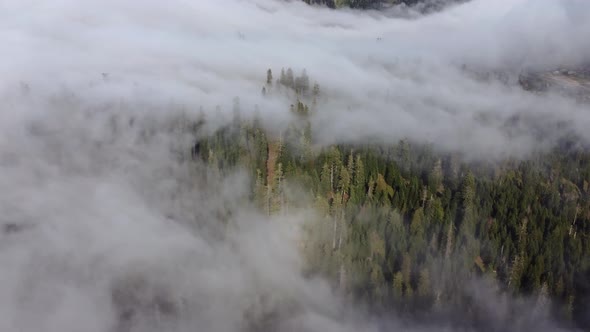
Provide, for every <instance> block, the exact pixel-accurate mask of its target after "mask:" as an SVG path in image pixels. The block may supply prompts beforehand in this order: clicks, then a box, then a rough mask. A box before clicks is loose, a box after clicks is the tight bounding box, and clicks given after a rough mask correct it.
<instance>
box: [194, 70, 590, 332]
mask: <svg viewBox="0 0 590 332" xmlns="http://www.w3.org/2000/svg"><path fill="white" fill-rule="evenodd" d="M266 74H267V80H266V83H264V86H263V88H262V92H261V93H262V94H263V95H264V96H266V97H268V96H270V95H272V94H285V93H288V94H290V95H291V96H293V104H291V105H290V106H287V105H286V107H285V112H290V113H291V114H292V115H293V120H292V123H291V124H290V126H289V129H288V130H286V131H284V132H281V133H269V132H267V131H266V130H265V129H264V128H263V126H262V125H261V124H260V118H254V119H253V120H242V119H241V116H240V114H241V112H243V110H241V109H240V107H241V106H240V102H239V98H236V99H234V106H233V108H234V109H233V112H234V121H233V123H232V125H229V126H226V127H224V128H222V129H221V130H219V131H217V132H216V133H214V134H213V135H210V136H209V135H205V136H201V137H202V138H200V139H199V140H198V141H197V142H196V144H195V145H194V147H193V149H192V155H193V158H196V159H200V160H203V161H205V162H206V163H207V164H208V165H209V167H211V168H212V169H215V170H217V171H218V172H221V173H224V172H225V173H229V172H231V171H232V170H235V169H236V168H243V169H246V170H248V172H249V173H250V174H251V175H252V179H254V180H253V181H252V183H251V200H252V202H254V203H255V204H256V206H257V207H258V208H259V209H260V211H262V212H263V213H266V214H268V215H275V214H279V215H280V214H282V213H286V211H289V210H294V209H297V208H310V207H311V208H313V209H314V211H315V212H316V214H315V215H316V216H317V218H314V219H313V220H309V222H308V223H307V224H306V233H305V234H306V236H305V237H304V238H303V239H302V240H301V250H302V252H303V253H304V255H305V259H306V273H307V274H308V275H321V276H323V277H326V278H328V279H329V280H331V283H332V285H333V287H334V288H335V289H337V290H338V291H339V292H342V293H343V294H346V295H347V296H349V297H350V298H352V299H354V300H355V301H361V302H362V303H367V304H368V305H370V306H371V307H372V308H373V310H375V311H377V312H379V311H384V312H387V311H388V310H396V311H398V312H401V313H405V314H408V315H411V316H420V315H422V314H424V315H430V316H431V315H435V314H436V313H437V312H439V313H446V314H447V316H448V315H449V314H450V313H452V312H456V311H460V312H463V313H464V312H467V313H468V315H470V316H471V318H472V320H471V321H477V317H478V312H477V305H476V303H475V302H478V301H481V300H483V301H484V302H485V299H479V300H476V299H473V298H472V296H470V295H469V294H467V293H465V292H464V288H465V285H466V283H467V282H468V281H470V280H475V279H477V280H488V281H489V280H492V281H493V284H494V285H496V286H495V287H497V289H496V291H497V292H499V293H504V294H510V295H512V296H515V297H527V298H532V299H534V301H533V302H534V306H535V308H536V309H535V310H537V309H538V310H546V311H547V312H551V314H552V315H553V316H554V317H556V318H557V319H558V320H559V321H560V322H562V323H563V324H565V325H568V326H569V325H572V324H574V325H580V326H588V325H587V324H588V318H587V317H586V316H585V310H586V307H585V306H586V304H587V303H588V300H589V297H588V296H589V290H590V289H589V285H588V280H590V200H589V196H588V193H589V190H590V183H589V182H588V181H589V179H590V154H589V153H588V152H587V150H585V149H584V148H582V147H579V146H578V145H576V144H574V143H573V142H574V140H573V138H570V139H569V140H568V139H563V141H562V142H560V144H559V146H558V147H555V148H554V149H552V150H550V151H546V152H544V153H539V154H537V155H536V156H535V157H533V158H527V159H526V160H519V159H514V158H513V159H508V160H502V161H496V162H473V161H466V160H464V159H463V158H462V157H461V155H459V154H449V153H446V154H445V153H439V152H437V151H436V150H434V149H433V148H432V147H431V146H429V145H425V144H417V143H414V142H411V141H408V140H402V141H400V142H397V143H395V144H391V145H383V144H369V143H367V144H362V145H334V146H324V147H317V146H315V145H314V133H313V132H312V130H311V125H310V121H312V116H313V114H314V113H317V112H322V110H321V106H319V105H320V104H321V103H320V102H319V100H321V99H322V98H323V96H322V90H321V87H320V85H319V84H318V83H313V84H312V81H311V80H310V78H309V76H308V75H307V73H306V72H305V71H303V72H302V73H301V74H300V75H296V74H294V72H293V70H292V69H291V68H288V69H286V70H285V69H282V70H281V72H280V76H279V78H278V79H276V80H275V79H274V78H273V72H272V70H271V69H269V70H268V72H267V73H266ZM206 121H207V120H206V118H205V117H204V116H203V117H202V118H201V120H200V121H199V122H197V123H195V124H194V126H192V127H191V128H192V129H191V130H193V131H194V132H195V133H197V134H198V133H199V128H200V126H201V125H203V123H204V122H206ZM197 136H198V135H197ZM476 287H482V288H486V287H488V286H486V284H481V285H478V286H476ZM537 307H538V308H537ZM515 314H516V313H515ZM463 318H464V317H463Z"/></svg>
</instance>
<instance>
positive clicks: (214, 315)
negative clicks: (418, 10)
mask: <svg viewBox="0 0 590 332" xmlns="http://www.w3.org/2000/svg"><path fill="white" fill-rule="evenodd" d="M588 13H590V4H589V3H588V2H586V1H581V0H569V1H565V0H561V1H541V2H539V1H538V0H535V1H534V2H532V1H525V0H514V1H508V0H503V1H492V0H487V1H484V0H480V1H472V2H470V3H467V4H464V5H461V6H455V7H451V8H449V9H448V10H446V11H444V12H441V13H437V14H433V15H429V16H424V17H422V16H418V17H416V16H413V17H410V18H392V17H389V16H385V15H380V14H378V13H370V14H364V13H361V12H356V11H332V10H328V9H322V8H316V7H309V6H306V5H304V4H302V3H300V2H293V1H290V2H287V1H272V0H251V1H245V0H217V1H204V0H203V1H183V0H171V1H167V2H162V1H155V0H146V1H142V2H141V3H139V2H137V1H115V0H103V1H94V0H89V1H84V2H80V1H74V0H55V1H46V2H39V1H31V0H18V1H17V0H7V1H3V2H2V3H0V39H1V40H2V41H3V51H2V57H1V58H2V61H0V76H1V77H2V82H0V102H1V103H2V108H1V110H0V187H1V188H8V189H6V190H2V192H1V193H0V210H1V211H3V213H2V216H1V217H0V223H1V224H2V225H4V227H5V229H13V230H17V231H14V232H13V231H6V232H4V233H2V235H0V266H2V270H3V273H2V274H1V276H0V285H1V286H0V329H1V330H2V331H8V332H12V331H38V330H44V331H50V332H51V331H60V332H61V331H97V332H102V331H108V330H109V329H111V328H113V326H114V325H116V324H117V321H118V320H119V318H121V315H123V316H125V315H126V313H125V312H126V311H125V308H127V306H131V307H133V308H140V309H137V310H139V313H137V314H136V315H135V316H133V315H132V316H133V317H135V318H134V319H138V320H137V321H136V322H135V323H134V324H135V325H132V327H131V328H132V329H135V330H142V331H145V330H147V331H150V330H154V331H155V330H172V331H185V330H189V329H190V330H195V329H197V330H202V331H238V330H246V329H247V328H249V327H248V326H247V324H249V323H252V322H258V323H261V322H266V324H269V325H266V327H262V328H261V327H260V326H258V327H256V326H254V327H251V328H252V329H258V328H261V329H264V328H266V329H267V330H281V331H294V330H304V331H319V330H322V331H324V330H328V331H354V330H365V331H371V329H374V330H377V329H378V324H377V323H374V322H373V321H371V320H370V319H367V317H366V316H365V315H363V314H362V313H359V311H357V310H352V309H350V308H347V307H346V306H345V305H344V304H343V302H342V301H340V299H338V297H337V296H336V295H334V294H332V292H331V290H330V288H329V286H328V285H327V284H326V283H325V281H322V280H308V279H306V278H304V277H303V276H301V274H300V273H299V271H300V268H301V262H300V257H299V256H298V253H297V250H296V246H295V245H294V244H293V242H294V241H295V240H294V238H295V239H296V238H297V235H298V233H297V226H298V223H299V222H300V220H301V219H303V217H302V216H300V215H297V214H294V215H291V216H287V217H284V218H282V219H281V222H276V220H272V221H269V220H268V218H267V217H264V216H260V215H258V214H256V213H255V212H253V211H252V210H251V208H250V207H248V205H247V204H242V203H241V202H242V201H243V198H244V194H245V190H246V187H247V186H246V181H247V180H248V179H246V178H245V175H244V174H236V175H235V176H230V177H227V178H221V177H220V176H219V175H217V176H216V175H215V174H208V177H209V179H208V180H207V181H205V180H203V179H201V178H200V176H199V175H202V174H207V173H206V172H207V170H205V169H204V167H202V165H191V166H189V165H187V164H186V163H184V162H181V161H178V158H177V157H178V156H177V155H176V154H175V151H178V150H182V149H183V148H185V147H186V146H188V144H189V142H190V139H191V137H190V136H187V135H183V134H182V133H181V132H176V131H172V130H169V129H170V126H171V124H170V121H172V120H171V119H174V118H175V117H176V116H178V115H179V114H181V113H182V112H185V113H188V114H189V115H191V116H196V115H197V114H198V112H199V110H200V108H201V107H202V109H203V110H204V112H205V114H206V116H207V117H208V119H212V122H213V124H212V125H213V126H219V125H222V124H224V123H227V121H229V119H230V117H231V107H232V106H231V105H232V102H233V101H232V100H233V97H234V96H239V97H240V103H241V107H242V112H243V115H244V116H251V115H252V114H253V110H254V105H258V106H259V109H260V112H261V115H262V116H263V118H264V120H265V123H266V125H267V126H269V127H270V128H277V127H280V126H284V125H285V123H286V121H287V120H288V119H289V114H288V109H287V107H288V105H289V103H290V102H291V101H290V99H289V97H287V96H284V95H282V94H280V93H275V94H274V95H273V97H271V98H262V97H261V95H260V89H261V87H262V84H263V83H264V80H265V76H264V75H265V71H266V69H267V68H272V69H273V70H275V77H276V76H278V70H279V69H280V68H281V67H286V66H291V67H293V68H294V69H295V70H296V72H299V71H300V70H302V69H304V68H306V69H307V71H308V73H309V74H310V75H311V76H312V78H313V79H315V80H317V81H318V82H319V83H320V84H321V87H322V91H323V97H322V99H321V100H320V102H319V110H318V112H317V114H315V115H313V126H314V135H315V138H316V140H317V143H318V144H331V143H334V142H350V143H361V142H364V140H365V139H367V138H371V139H378V140H381V141H383V142H391V141H395V140H398V139H401V138H404V137H407V138H410V139H412V140H414V141H418V142H422V143H427V142H433V143H434V144H435V146H436V147H437V148H439V149H441V150H446V151H460V152H464V153H467V154H469V155H471V156H473V157H475V158H487V157H494V158H495V157H498V156H505V155H522V154H527V153H530V152H531V151H534V150H536V149H540V148H546V147H548V146H552V145H553V144H555V143H556V142H557V140H558V138H559V137H561V136H562V135H563V134H566V133H567V134H570V133H573V134H576V135H578V136H579V138H580V140H582V142H584V143H588V139H590V137H589V136H588V133H587V130H586V128H588V119H589V118H588V116H587V114H586V106H585V105H580V104H578V103H576V102H575V101H573V100H570V99H568V98H566V97H563V96H558V95H554V94H549V95H534V94H529V93H525V92H523V91H521V89H520V88H518V87H517V86H516V84H514V82H509V83H508V84H506V83H502V82H498V81H491V82H482V81H478V80H476V79H474V78H472V76H470V75H467V74H466V72H465V71H464V70H463V69H462V66H463V65H467V66H468V67H469V68H475V70H483V71H487V70H496V71H508V72H509V73H512V74H515V75H516V74H517V73H518V72H519V71H520V70H524V69H530V68H533V69H539V68H552V67H555V66H561V65H564V64H574V65H576V64H579V63H581V62H583V61H584V60H586V59H588V55H590V54H589V53H590V46H589V41H588V40H587V38H584V36H587V35H588V34H589V32H590V25H589V23H588V22H590V20H589V19H588V18H589V17H588V16H589V15H590V14H588ZM539 22H544V23H545V24H539ZM377 38H381V40H379V41H378V40H377ZM217 105H220V107H221V108H220V111H219V112H217V111H216V106H217ZM251 111H252V112H251ZM515 119H517V120H518V121H515ZM507 123H509V125H507ZM557 123H560V124H565V126H564V125H561V126H559V127H558V126H557V125H556V124H557ZM507 127H508V129H507ZM563 128H565V129H563ZM539 137H543V138H544V139H543V140H539ZM227 211H232V212H233V213H232V214H227ZM6 227H7V228H6ZM226 228H229V230H228V229H226ZM232 229H233V230H232ZM127 283H131V285H132V286H129V287H127V286H123V287H120V286H119V285H121V284H122V285H127ZM134 287H137V289H138V290H137V292H136V293H133V292H131V294H123V295H121V296H122V297H117V296H115V298H118V299H120V301H119V300H116V299H115V300H114V299H113V298H112V297H111V296H112V294H113V293H115V294H117V289H120V288H122V289H131V290H133V289H134ZM121 299H122V300H121ZM154 305H158V306H160V307H162V308H163V307H166V308H168V309H167V310H168V312H169V313H170V315H172V317H181V319H168V318H166V317H161V319H160V320H159V321H157V322H153V321H152V320H151V319H152V318H153V315H150V313H151V312H152V311H150V310H154ZM121 308H124V309H121ZM162 310H164V309H162ZM164 311H166V310H164ZM351 312H352V313H351ZM188 313H190V314H188ZM142 315H145V317H144V316H142ZM175 315H176V316H175ZM125 317H127V316H125ZM137 317H139V318H137ZM342 317H348V318H347V319H343V318H342ZM394 322H395V324H394V325H395V327H396V328H397V327H398V326H400V328H402V327H401V325H402V324H401V323H399V322H398V321H397V320H394ZM130 324H131V323H130ZM161 324H163V325H161ZM167 324H173V325H167ZM174 324H177V325H174ZM178 324H180V325H178ZM392 324H393V323H392ZM398 324H400V325H398ZM403 328H404V329H405V330H407V327H403ZM416 329H417V330H423V329H422V328H416ZM425 329H426V328H425Z"/></svg>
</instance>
